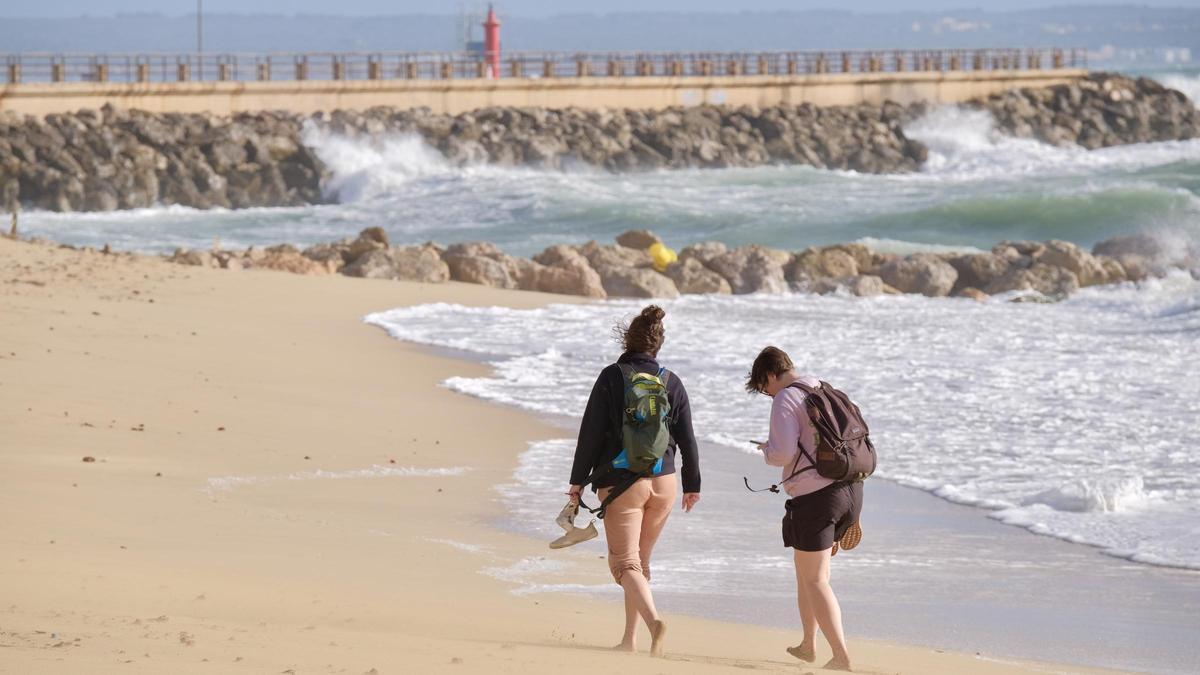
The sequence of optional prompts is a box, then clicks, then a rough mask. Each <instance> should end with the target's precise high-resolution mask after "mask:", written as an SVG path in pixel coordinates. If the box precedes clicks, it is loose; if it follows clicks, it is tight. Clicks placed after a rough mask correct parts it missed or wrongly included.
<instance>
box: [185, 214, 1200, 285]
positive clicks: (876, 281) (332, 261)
mask: <svg viewBox="0 0 1200 675" xmlns="http://www.w3.org/2000/svg"><path fill="white" fill-rule="evenodd" d="M621 241H624V242H627V243H631V244H634V245H630V246H625V245H622V244H621V243H620V242H621ZM656 244H657V245H659V246H661V245H662V242H661V240H659V238H658V237H657V236H655V235H654V234H653V233H652V232H648V231H645V230H639V231H630V232H627V233H625V234H623V235H621V237H619V238H618V243H614V244H600V243H598V242H595V241H590V242H587V243H585V244H581V245H563V244H558V245H555V246H550V247H549V248H546V249H545V250H544V251H542V252H541V253H538V254H537V255H535V256H533V257H532V258H531V259H526V258H519V257H516V256H512V255H509V254H507V253H504V252H503V251H501V250H500V249H498V248H497V247H496V246H494V245H492V244H490V243H487V242H469V243H460V244H454V245H451V246H448V247H442V246H439V245H437V244H435V243H432V242H430V243H426V244H422V245H419V246H393V245H391V244H390V243H389V241H388V236H387V233H386V232H385V231H384V230H383V229H382V228H378V227H373V228H368V229H366V230H363V231H362V232H361V233H360V234H359V235H358V237H355V238H346V239H343V240H341V241H337V242H332V243H325V244H318V245H315V246H310V247H309V248H306V249H304V250H299V249H297V248H295V247H293V246H290V245H281V246H276V247H272V248H267V249H261V248H257V247H252V248H250V249H247V250H245V251H240V252H239V251H222V250H217V251H187V250H178V251H176V252H175V253H174V254H173V255H171V256H170V258H169V260H171V261H172V262H176V263H181V264H185V265H199V266H205V267H222V268H227V269H245V268H258V269H274V270H281V271H287V272H294V273H301V274H334V273H340V274H344V275H347V276H354V277H365V278H373V279H399V280H406V281H419V282H425V283H442V282H445V281H459V282H464V283H473V284H482V285H486V286H492V287H496V288H508V289H521V290H530V291H541V292H546V293H559V294H566V295H577V296H583V297H588V298H617V297H629V298H675V297H678V296H680V295H682V294H708V293H715V294H730V293H735V294H746V293H785V292H797V293H820V294H829V293H842V294H849V295H857V296H870V295H883V294H900V293H911V294H920V295H925V296H930V297H944V296H957V297H970V298H975V299H977V300H983V299H986V298H987V297H988V296H990V295H998V294H1007V293H1010V292H1012V291H1020V292H1025V293H1018V294H1017V295H1019V296H1025V297H1037V298H1044V299H1061V298H1063V297H1066V296H1068V295H1070V294H1071V293H1074V292H1075V291H1077V290H1079V289H1080V288H1083V287H1086V286H1095V285H1101V284H1111V283H1119V282H1123V281H1140V280H1142V279H1145V278H1147V277H1149V276H1161V275H1164V274H1166V273H1167V272H1168V271H1169V270H1171V269H1188V270H1190V271H1191V273H1192V274H1193V275H1194V276H1196V277H1197V278H1200V250H1196V249H1195V248H1188V249H1184V250H1177V249H1175V248H1169V247H1166V246H1164V245H1163V244H1162V243H1160V241H1159V240H1158V239H1156V238H1154V237H1152V236H1149V235H1133V236H1123V237H1115V238H1112V239H1108V240H1105V241H1103V242H1100V243H1099V244H1097V245H1096V246H1095V247H1094V248H1093V249H1092V251H1090V252H1089V251H1086V250H1084V249H1082V248H1080V247H1079V246H1077V245H1075V244H1073V243H1070V242H1066V241H1059V240H1050V241H1044V242H1037V241H1003V242H1000V243H998V244H996V245H995V246H994V247H993V248H992V250H990V251H986V252H979V253H915V254H911V255H907V256H901V255H897V254H894V253H884V252H878V251H874V250H872V249H870V248H869V247H867V246H865V245H863V244H858V243H849V244H837V245H833V246H825V247H811V248H807V249H804V250H803V251H784V250H780V249H774V248H769V247H766V246H758V245H747V246H741V247H738V248H733V249H730V248H728V247H727V246H726V245H724V244H722V243H720V242H712V241H709V242H700V243H696V244H692V245H689V246H686V247H684V248H683V249H682V250H680V251H679V253H678V255H677V256H674V260H673V261H671V262H669V263H667V262H666V260H667V259H664V258H661V257H657V258H656V256H654V255H652V254H651V253H650V250H651V247H653V246H655V245H656ZM664 263H665V264H664ZM1031 292H1032V293H1031Z"/></svg>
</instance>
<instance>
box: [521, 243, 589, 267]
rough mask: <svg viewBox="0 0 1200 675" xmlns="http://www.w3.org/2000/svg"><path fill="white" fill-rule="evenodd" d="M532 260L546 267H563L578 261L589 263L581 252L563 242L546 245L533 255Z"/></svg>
mask: <svg viewBox="0 0 1200 675" xmlns="http://www.w3.org/2000/svg"><path fill="white" fill-rule="evenodd" d="M533 261H534V262H536V263H539V264H542V265H546V266H548V267H564V266H567V265H569V264H576V263H578V262H582V263H583V264H584V265H590V263H588V261H587V258H585V257H584V256H583V254H582V253H580V252H579V251H578V250H576V249H575V248H572V247H570V246H567V245H565V244H555V245H554V246H549V247H547V248H546V249H545V250H543V251H542V252H541V253H538V254H537V255H535V256H533Z"/></svg>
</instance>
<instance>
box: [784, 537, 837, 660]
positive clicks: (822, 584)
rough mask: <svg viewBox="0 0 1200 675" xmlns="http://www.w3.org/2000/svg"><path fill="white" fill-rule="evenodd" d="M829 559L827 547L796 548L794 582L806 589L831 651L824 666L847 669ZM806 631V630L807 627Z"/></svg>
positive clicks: (817, 621) (814, 614)
mask: <svg viewBox="0 0 1200 675" xmlns="http://www.w3.org/2000/svg"><path fill="white" fill-rule="evenodd" d="M829 558H830V549H825V550H824V551H817V552H810V551H799V550H797V551H795V552H794V559H795V563H796V582H797V584H798V585H799V586H802V587H803V588H804V589H805V594H806V595H807V596H808V601H809V604H810V605H811V607H812V611H813V617H814V618H815V619H816V623H817V625H818V626H820V627H821V633H822V634H823V635H824V636H825V639H826V640H828V641H829V647H830V649H832V650H833V658H832V659H831V660H830V661H829V663H827V664H825V667H826V668H828V669H831V670H850V654H849V653H848V652H847V651H846V636H845V635H844V634H843V632H842V608H841V606H839V605H838V601H837V597H836V596H835V595H834V594H833V588H831V587H830V585H829ZM805 630H806V631H807V630H808V628H807V626H806V627H805ZM806 635H807V633H806Z"/></svg>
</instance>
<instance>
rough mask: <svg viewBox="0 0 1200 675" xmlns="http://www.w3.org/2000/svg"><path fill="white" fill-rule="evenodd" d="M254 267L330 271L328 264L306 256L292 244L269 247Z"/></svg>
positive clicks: (320, 272) (310, 272)
mask: <svg viewBox="0 0 1200 675" xmlns="http://www.w3.org/2000/svg"><path fill="white" fill-rule="evenodd" d="M254 269H262V270H277V271H279V272H291V273H292V274H309V275H320V274H329V273H330V269H329V266H328V265H326V264H324V263H319V262H317V261H315V260H310V259H308V258H305V257H304V256H303V255H301V254H300V252H299V251H297V250H296V249H295V248H294V247H292V246H276V247H273V248H269V249H267V250H266V253H265V254H264V255H263V256H262V257H261V258H259V259H258V260H255V261H254Z"/></svg>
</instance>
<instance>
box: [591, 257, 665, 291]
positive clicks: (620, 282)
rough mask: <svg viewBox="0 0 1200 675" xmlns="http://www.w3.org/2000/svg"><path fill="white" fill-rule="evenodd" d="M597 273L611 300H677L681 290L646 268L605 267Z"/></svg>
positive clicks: (663, 276) (599, 268)
mask: <svg viewBox="0 0 1200 675" xmlns="http://www.w3.org/2000/svg"><path fill="white" fill-rule="evenodd" d="M596 272H597V273H598V274H599V275H600V281H601V283H602V284H603V285H604V292H605V293H607V294H608V297H610V298H614V297H615V298H677V297H679V289H678V288H676V287H675V282H673V281H671V279H670V278H668V277H667V276H665V275H662V274H659V273H658V272H655V271H654V270H652V269H647V268H644V267H615V266H612V265H604V266H601V267H598V268H597V269H596Z"/></svg>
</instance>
